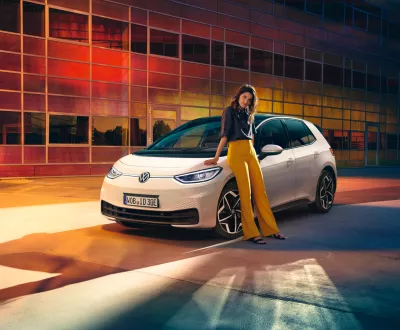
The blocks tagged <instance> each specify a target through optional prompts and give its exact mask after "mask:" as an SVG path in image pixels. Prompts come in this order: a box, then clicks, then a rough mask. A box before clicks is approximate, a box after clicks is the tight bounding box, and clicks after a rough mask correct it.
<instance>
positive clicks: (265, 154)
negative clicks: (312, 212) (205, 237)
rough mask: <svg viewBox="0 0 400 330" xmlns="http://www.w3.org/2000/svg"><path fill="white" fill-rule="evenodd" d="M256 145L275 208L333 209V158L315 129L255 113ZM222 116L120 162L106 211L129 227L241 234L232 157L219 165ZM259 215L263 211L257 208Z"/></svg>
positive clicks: (111, 177) (108, 183)
mask: <svg viewBox="0 0 400 330" xmlns="http://www.w3.org/2000/svg"><path fill="white" fill-rule="evenodd" d="M255 126H256V130H257V133H256V135H255V143H254V147H255V150H256V152H257V155H258V158H259V161H260V166H261V169H262V172H263V176H264V181H265V188H266V191H267V194H268V197H269V200H270V204H271V207H272V209H273V211H274V212H275V211H278V210H282V209H286V208H289V207H293V206H298V205H300V204H309V205H310V206H313V207H314V208H315V209H316V210H318V211H320V212H328V211H329V210H330V209H331V207H332V204H333V201H334V195H335V191H336V181H337V171H336V162H335V157H334V153H333V151H332V149H331V147H330V145H329V144H328V142H327V141H326V139H325V137H324V136H323V135H322V134H321V132H320V129H319V128H317V127H316V126H315V125H314V124H312V123H310V122H308V121H305V120H302V119H298V118H293V117H287V116H274V115H262V114H257V115H256V116H255ZM220 130H221V117H207V118H200V119H195V120H192V121H190V122H187V123H185V124H184V125H182V126H180V127H178V128H176V129H174V130H173V131H171V132H170V133H168V134H166V135H165V136H163V137H161V138H160V139H158V140H157V141H155V142H154V143H153V144H151V145H150V146H148V147H147V148H146V149H143V150H140V151H137V152H135V153H133V154H131V155H127V156H125V157H122V158H121V159H119V160H118V161H117V162H116V163H115V164H114V166H113V167H112V168H111V170H110V171H109V173H108V174H107V176H106V177H105V179H104V182H103V186H102V188H101V197H100V199H101V212H102V214H103V215H104V216H105V217H107V218H108V219H109V220H112V221H116V222H117V223H119V224H121V225H123V226H127V227H135V226H138V225H139V226H143V225H149V224H150V225H160V226H162V225H167V226H173V227H180V228H190V229H205V228H209V229H212V230H213V231H214V232H215V233H216V234H218V235H219V236H222V237H225V238H227V239H233V238H237V237H240V236H241V235H242V226H241V221H240V212H238V211H240V203H239V200H240V198H239V193H238V189H237V186H236V182H235V177H234V174H233V172H232V170H231V169H230V167H229V165H228V163H227V161H226V154H227V148H226V147H225V149H224V150H223V152H222V153H221V156H220V159H219V162H218V164H217V165H216V166H211V167H210V166H206V165H204V164H203V162H204V160H205V159H208V158H212V157H214V155H215V151H216V149H217V146H218V143H219V141H220V137H219V134H220ZM255 214H257V210H255Z"/></svg>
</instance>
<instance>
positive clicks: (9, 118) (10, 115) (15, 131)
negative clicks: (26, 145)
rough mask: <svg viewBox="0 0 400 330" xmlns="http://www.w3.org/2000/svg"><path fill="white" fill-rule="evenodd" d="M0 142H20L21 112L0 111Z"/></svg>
mask: <svg viewBox="0 0 400 330" xmlns="http://www.w3.org/2000/svg"><path fill="white" fill-rule="evenodd" d="M0 144H21V113H20V112H11V111H0Z"/></svg>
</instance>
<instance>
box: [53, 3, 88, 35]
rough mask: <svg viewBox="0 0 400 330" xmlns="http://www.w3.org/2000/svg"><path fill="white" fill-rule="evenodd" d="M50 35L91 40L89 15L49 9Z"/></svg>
mask: <svg viewBox="0 0 400 330" xmlns="http://www.w3.org/2000/svg"><path fill="white" fill-rule="evenodd" d="M49 35H50V37H53V38H60V39H68V40H74V41H79V42H86V43H87V42H89V32H88V16H87V15H82V14H76V13H70V12H67V11H63V10H58V9H53V8H50V9H49Z"/></svg>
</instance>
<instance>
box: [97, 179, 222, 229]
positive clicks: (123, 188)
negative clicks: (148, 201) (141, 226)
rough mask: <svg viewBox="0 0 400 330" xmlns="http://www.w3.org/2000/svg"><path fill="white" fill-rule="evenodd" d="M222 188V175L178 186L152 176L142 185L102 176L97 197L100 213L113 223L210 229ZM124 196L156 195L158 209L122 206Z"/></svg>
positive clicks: (175, 183)
mask: <svg viewBox="0 0 400 330" xmlns="http://www.w3.org/2000/svg"><path fill="white" fill-rule="evenodd" d="M223 185H224V182H223V178H222V176H221V178H219V176H218V177H216V178H215V179H213V180H211V181H208V182H204V183H197V184H182V183H180V182H178V181H176V180H175V179H173V178H171V177H152V178H150V179H149V180H148V181H147V182H145V183H140V182H139V180H138V178H137V177H132V176H128V175H123V176H120V177H118V178H116V179H109V178H107V177H106V178H105V179H104V182H103V186H102V188H101V195H100V201H101V213H102V214H103V215H104V216H105V217H107V218H108V219H109V220H113V221H131V222H137V223H146V224H154V225H170V226H173V227H185V228H213V227H215V224H216V222H215V221H216V211H217V203H218V198H219V195H220V193H221V190H222V187H223ZM124 193H128V194H141V195H153V196H158V198H159V208H150V207H134V206H128V205H125V204H124V202H123V195H124Z"/></svg>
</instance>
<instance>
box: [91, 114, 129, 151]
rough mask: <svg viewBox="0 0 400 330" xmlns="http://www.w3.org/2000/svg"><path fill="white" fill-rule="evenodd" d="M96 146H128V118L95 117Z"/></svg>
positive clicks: (94, 136) (94, 139) (94, 142)
mask: <svg viewBox="0 0 400 330" xmlns="http://www.w3.org/2000/svg"><path fill="white" fill-rule="evenodd" d="M92 129H93V133H92V134H93V137H92V139H93V140H92V141H93V145H94V146H127V145H128V118H117V117H93V127H92Z"/></svg>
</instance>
